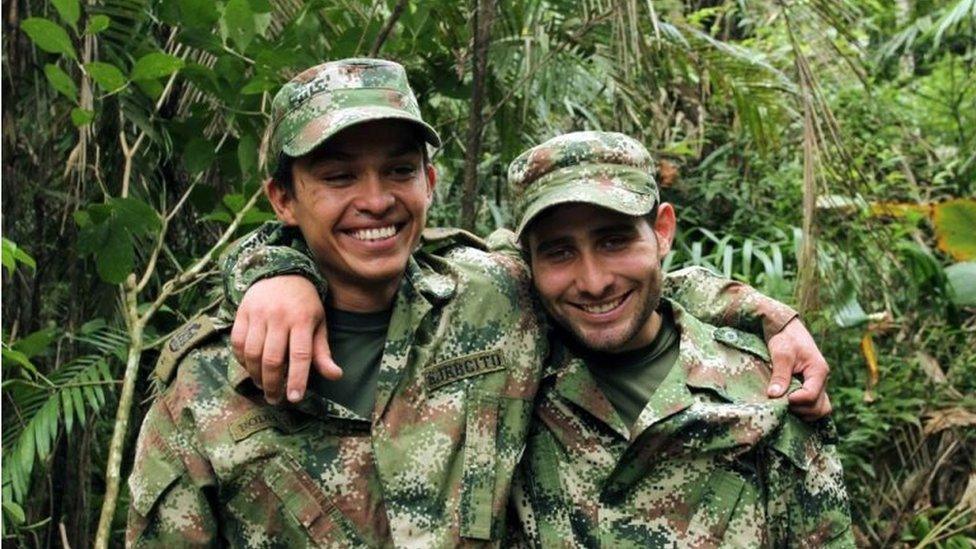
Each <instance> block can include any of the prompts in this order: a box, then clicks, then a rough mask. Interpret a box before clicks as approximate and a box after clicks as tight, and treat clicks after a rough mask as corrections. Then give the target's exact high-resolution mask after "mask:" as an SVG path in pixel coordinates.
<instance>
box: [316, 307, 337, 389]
mask: <svg viewBox="0 0 976 549" xmlns="http://www.w3.org/2000/svg"><path fill="white" fill-rule="evenodd" d="M312 357H313V358H312V360H313V361H314V362H315V370H316V371H317V372H318V373H319V375H321V376H322V377H324V378H325V379H330V380H332V381H335V380H337V379H339V378H341V377H342V368H339V365H338V364H336V363H335V361H333V360H332V350H331V349H329V338H328V337H327V334H326V327H325V319H323V320H322V321H321V322H319V324H318V326H317V327H316V328H315V334H314V335H313V336H312Z"/></svg>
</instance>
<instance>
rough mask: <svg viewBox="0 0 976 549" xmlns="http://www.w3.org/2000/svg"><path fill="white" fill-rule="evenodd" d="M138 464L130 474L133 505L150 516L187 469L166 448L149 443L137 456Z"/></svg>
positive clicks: (143, 514)
mask: <svg viewBox="0 0 976 549" xmlns="http://www.w3.org/2000/svg"><path fill="white" fill-rule="evenodd" d="M137 462H138V466H137V467H136V469H135V470H134V471H133V472H132V474H131V475H130V476H129V493H130V494H131V495H132V507H133V508H134V509H135V510H136V511H137V512H138V513H139V514H140V515H142V516H144V517H146V516H149V512H150V511H152V508H153V505H155V504H156V502H157V501H158V500H159V499H160V498H161V497H162V495H163V493H164V492H166V489H167V488H169V487H170V486H171V485H172V484H173V483H174V482H176V480H177V479H179V478H180V476H182V475H183V473H184V471H185V470H186V469H185V468H184V467H183V464H182V462H181V461H179V460H178V459H175V458H174V457H173V456H171V455H170V454H169V453H168V452H166V451H165V450H164V449H162V448H160V447H158V446H155V445H147V446H145V447H144V449H143V451H142V452H141V453H140V455H138V456H137Z"/></svg>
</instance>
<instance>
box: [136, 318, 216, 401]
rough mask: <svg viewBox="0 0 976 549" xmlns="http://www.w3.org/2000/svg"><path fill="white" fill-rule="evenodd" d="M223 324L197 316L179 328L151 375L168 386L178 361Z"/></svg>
mask: <svg viewBox="0 0 976 549" xmlns="http://www.w3.org/2000/svg"><path fill="white" fill-rule="evenodd" d="M224 328H226V326H224V325H223V324H220V323H218V322H215V321H214V319H212V318H210V317H209V316H207V315H199V316H197V317H194V318H193V319H192V320H190V321H189V322H187V323H186V324H184V325H183V326H181V327H180V328H179V329H178V330H176V332H174V333H173V336H172V337H170V338H169V339H168V340H167V341H166V343H164V344H163V349H162V351H161V352H160V354H159V360H157V361H156V368H155V370H153V375H154V376H155V377H156V379H157V380H159V381H161V382H162V383H163V384H168V383H169V382H170V379H172V377H173V374H174V373H175V372H176V365H177V364H179V362H180V360H181V359H182V358H183V357H184V356H185V355H186V354H187V353H188V352H190V351H191V350H192V349H193V348H194V347H196V346H198V345H199V344H200V343H203V342H204V341H206V340H208V339H210V338H211V337H212V336H214V335H215V334H217V333H219V332H220V331H221V330H222V329H224Z"/></svg>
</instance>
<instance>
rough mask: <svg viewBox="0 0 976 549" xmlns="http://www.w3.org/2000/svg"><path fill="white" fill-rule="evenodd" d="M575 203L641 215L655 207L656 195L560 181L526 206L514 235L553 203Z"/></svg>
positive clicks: (580, 182)
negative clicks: (558, 184)
mask: <svg viewBox="0 0 976 549" xmlns="http://www.w3.org/2000/svg"><path fill="white" fill-rule="evenodd" d="M575 203H579V204H592V205H594V206H599V207H601V208H606V209H608V210H613V211H615V212H620V213H622V214H624V215H630V216H640V215H646V214H648V213H650V212H651V210H653V209H654V205H655V204H656V203H657V196H655V195H654V194H651V193H639V192H634V191H630V190H627V189H623V188H620V187H614V186H607V185H600V184H590V183H588V182H586V181H578V182H574V183H571V184H567V185H560V186H559V187H554V188H553V189H551V190H549V191H548V192H546V193H545V194H544V195H542V196H540V197H539V198H537V199H535V200H533V201H532V203H531V204H530V205H529V207H528V208H526V210H525V213H523V214H522V219H521V220H520V221H519V224H518V228H517V229H516V230H515V235H516V237H517V238H519V239H521V238H522V232H523V231H524V230H525V228H526V227H528V226H529V224H530V223H531V222H532V220H533V219H535V218H537V217H539V215H540V214H542V213H543V212H544V211H545V210H547V209H549V208H552V207H553V206H559V205H562V204H575Z"/></svg>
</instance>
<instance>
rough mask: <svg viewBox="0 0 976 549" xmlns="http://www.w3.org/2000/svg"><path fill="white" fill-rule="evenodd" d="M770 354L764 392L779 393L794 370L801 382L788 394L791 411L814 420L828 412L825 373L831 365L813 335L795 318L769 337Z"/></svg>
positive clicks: (783, 389) (786, 384)
mask: <svg viewBox="0 0 976 549" xmlns="http://www.w3.org/2000/svg"><path fill="white" fill-rule="evenodd" d="M767 345H768V346H769V354H770V356H771V357H772V362H773V374H772V377H771V378H770V380H769V386H768V388H767V389H766V394H767V395H769V396H770V397H774V398H775V397H780V396H782V395H783V393H785V392H786V390H787V388H789V386H790V378H791V377H792V376H793V374H799V375H800V376H802V378H803V386H802V387H801V388H800V389H797V390H796V391H793V392H792V393H790V395H789V397H788V398H789V401H790V411H791V412H793V413H794V414H796V415H798V416H800V417H801V418H803V419H804V420H806V421H814V420H817V419H820V418H822V417H824V416H827V415H829V414H830V412H831V409H832V408H831V406H830V397H828V396H827V391H826V385H827V376H828V375H829V374H830V366H828V365H827V361H826V360H825V359H824V357H823V355H822V354H821V353H820V349H818V348H817V344H816V342H814V341H813V336H811V335H810V332H809V331H807V329H806V327H805V326H804V325H803V323H802V322H800V319H799V318H794V319H793V320H791V321H790V322H789V323H787V324H786V326H785V327H784V328H783V329H782V330H781V331H780V332H779V333H778V334H776V335H774V336H773V337H771V338H770V339H769V342H768V343H767Z"/></svg>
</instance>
